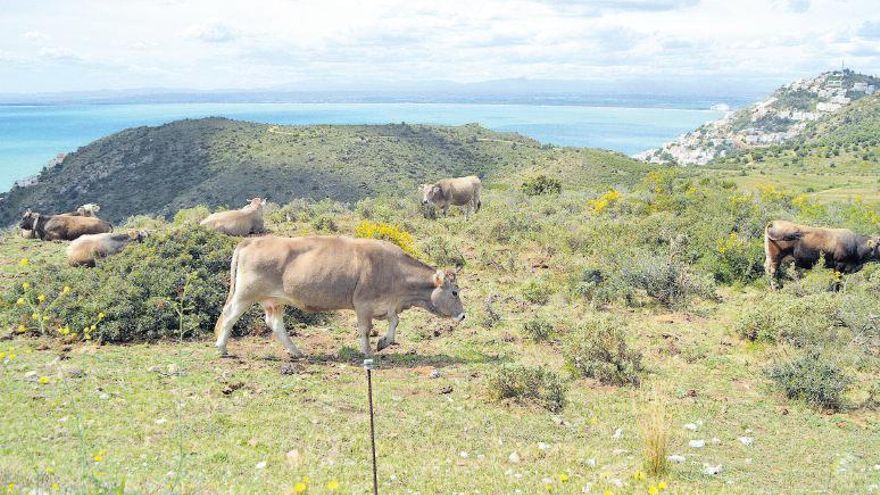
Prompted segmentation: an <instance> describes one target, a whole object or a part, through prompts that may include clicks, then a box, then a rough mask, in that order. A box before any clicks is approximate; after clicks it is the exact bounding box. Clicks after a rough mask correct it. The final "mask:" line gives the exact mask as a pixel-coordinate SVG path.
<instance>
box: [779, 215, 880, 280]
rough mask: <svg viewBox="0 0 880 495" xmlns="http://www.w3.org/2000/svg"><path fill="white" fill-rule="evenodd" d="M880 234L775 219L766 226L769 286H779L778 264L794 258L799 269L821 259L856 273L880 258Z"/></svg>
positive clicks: (827, 264) (839, 268) (826, 263)
mask: <svg viewBox="0 0 880 495" xmlns="http://www.w3.org/2000/svg"><path fill="white" fill-rule="evenodd" d="M878 248H880V237H878V236H874V237H868V236H864V235H860V234H856V233H855V232H853V231H851V230H847V229H824V228H819V227H809V226H806V225H798V224H796V223H792V222H786V221H784V220H774V221H772V222H770V223H768V224H767V227H766V228H765V229H764V253H765V255H766V258H765V260H764V271H765V272H766V273H767V275H768V276H769V277H770V287H771V288H773V289H776V288H777V286H778V281H777V276H778V270H779V265H780V264H782V262H783V261H784V260H785V259H786V258H793V259H794V264H795V266H797V267H798V268H812V267H813V266H815V265H816V263H817V262H818V261H819V260H820V259H824V264H825V267H827V268H832V269H834V270H836V271H838V272H840V273H853V272H856V271H859V270H860V269H861V268H862V266H863V265H864V264H865V263H866V262H868V261H872V260H877V259H878V258H880V249H878Z"/></svg>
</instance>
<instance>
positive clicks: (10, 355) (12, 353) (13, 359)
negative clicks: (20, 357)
mask: <svg viewBox="0 0 880 495" xmlns="http://www.w3.org/2000/svg"><path fill="white" fill-rule="evenodd" d="M6 359H8V360H10V361H15V353H14V352H10V353H9V355H8V356H6Z"/></svg>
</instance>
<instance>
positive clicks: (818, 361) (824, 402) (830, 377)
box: [767, 350, 852, 411]
mask: <svg viewBox="0 0 880 495" xmlns="http://www.w3.org/2000/svg"><path fill="white" fill-rule="evenodd" d="M767 374H768V376H769V377H770V379H771V380H773V382H774V384H775V385H776V386H777V387H778V388H779V389H780V390H782V391H783V392H784V393H785V396H786V397H788V398H789V399H796V400H803V401H805V402H807V403H808V404H811V405H813V406H816V407H822V408H825V409H830V410H832V411H837V410H839V409H840V408H841V407H842V406H843V394H844V393H845V392H846V391H847V389H848V388H849V386H850V384H852V379H851V378H850V377H849V376H847V375H846V374H845V373H844V372H843V371H842V370H841V369H840V368H839V367H838V366H837V365H835V364H833V363H830V362H828V360H827V359H826V358H824V357H823V356H822V354H821V353H820V352H819V351H816V350H813V351H810V352H808V353H805V354H803V355H801V356H798V357H796V358H794V359H791V360H789V361H785V362H782V363H779V364H776V365H774V366H771V367H770V368H769V369H768V370H767Z"/></svg>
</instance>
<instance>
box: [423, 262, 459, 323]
mask: <svg viewBox="0 0 880 495" xmlns="http://www.w3.org/2000/svg"><path fill="white" fill-rule="evenodd" d="M457 278H458V277H457V275H456V273H455V272H454V271H452V270H445V271H444V270H437V272H435V273H434V277H433V282H434V290H433V291H432V292H431V308H432V312H433V313H434V314H437V315H440V316H445V317H447V318H455V321H456V322H459V321H462V320H464V317H465V314H464V305H463V304H462V303H461V298H460V297H459V295H458V281H457Z"/></svg>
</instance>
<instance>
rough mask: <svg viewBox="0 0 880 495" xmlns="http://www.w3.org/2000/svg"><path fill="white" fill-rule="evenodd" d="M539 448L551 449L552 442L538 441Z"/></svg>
mask: <svg viewBox="0 0 880 495" xmlns="http://www.w3.org/2000/svg"><path fill="white" fill-rule="evenodd" d="M538 448H539V449H541V450H549V449H550V444H547V443H544V442H538Z"/></svg>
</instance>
